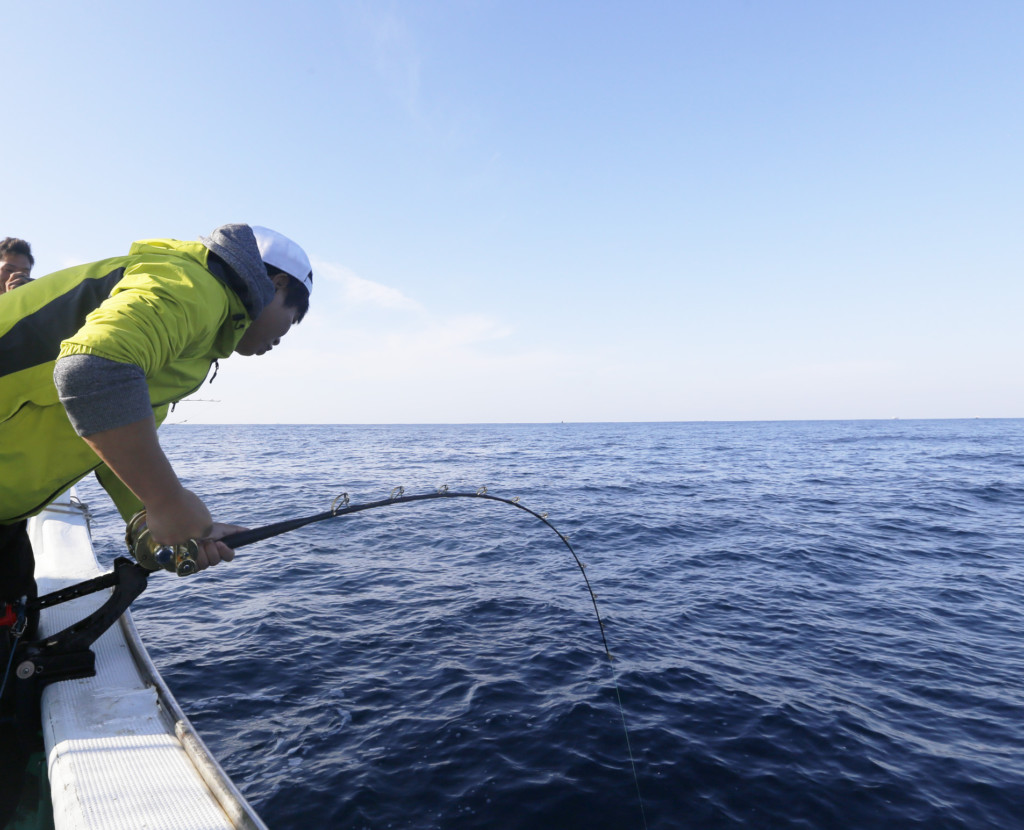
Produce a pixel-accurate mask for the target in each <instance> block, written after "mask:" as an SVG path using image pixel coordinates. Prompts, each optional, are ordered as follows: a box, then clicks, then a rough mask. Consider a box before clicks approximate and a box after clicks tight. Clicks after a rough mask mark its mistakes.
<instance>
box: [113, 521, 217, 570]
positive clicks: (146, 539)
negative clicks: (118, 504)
mask: <svg viewBox="0 0 1024 830" xmlns="http://www.w3.org/2000/svg"><path fill="white" fill-rule="evenodd" d="M124 540H125V543H126V544H127V545H128V551H129V552H130V553H131V555H132V557H134V559H135V561H136V562H138V563H139V564H140V565H142V567H143V568H145V569H146V570H147V571H171V572H172V573H176V574H177V575H178V576H189V575H191V574H194V573H195V572H196V571H198V570H199V563H198V562H197V561H196V557H197V556H198V555H199V543H198V542H197V541H196V540H195V539H189V540H188V541H187V542H185V543H183V544H179V545H158V544H157V543H156V542H154V541H153V536H152V534H151V533H150V532H149V527H148V526H147V525H146V511H145V510H140V511H139V512H138V513H136V514H135V515H134V516H132V518H131V521H129V522H128V526H127V528H126V529H125V534H124Z"/></svg>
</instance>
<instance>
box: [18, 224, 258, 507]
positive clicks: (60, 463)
mask: <svg viewBox="0 0 1024 830" xmlns="http://www.w3.org/2000/svg"><path fill="white" fill-rule="evenodd" d="M209 257H210V251H209V250H208V249H207V248H206V247H205V246H204V245H203V244H202V243H200V242H180V241H177V240H171V239H156V240H144V241H141V242H136V243H135V244H134V245H132V247H131V250H130V251H129V253H128V255H127V256H122V257H114V258H112V259H106V260H102V261H101V262H94V263H91V264H88V265H81V266H76V267H73V268H67V269H65V270H63V271H58V272H56V273H54V274H50V275H48V276H45V277H42V278H40V279H37V280H34V281H33V282H31V283H29V284H28V285H25V286H22V287H20V288H17V289H15V290H13V291H9V292H7V293H6V294H3V295H0V523H10V522H13V521H17V520H19V519H22V518H25V517H27V516H31V515H34V514H35V513H38V512H39V511H40V510H42V509H43V508H44V507H45V506H46V505H47V504H48V503H49V502H50V501H51V500H52V499H53V498H55V497H56V496H57V495H58V494H59V493H61V492H62V491H63V490H65V489H66V488H67V487H69V486H70V485H71V484H73V483H75V482H76V481H78V480H79V479H80V478H82V477H83V476H85V475H86V474H87V473H88V472H89V471H90V470H94V469H97V468H99V467H100V466H101V462H100V460H99V458H98V457H97V456H96V455H95V454H94V453H93V451H92V450H91V449H90V447H89V446H88V444H86V443H85V441H83V440H82V439H81V438H80V437H79V436H78V435H77V434H76V432H75V430H74V429H73V428H72V426H71V423H70V421H69V420H68V416H67V413H66V412H65V410H64V407H63V406H62V405H61V403H60V400H59V399H58V396H57V389H56V387H55V385H54V380H53V370H54V364H55V362H56V360H57V359H58V358H60V357H65V356H68V355H77V354H92V355H97V356H99V357H103V358H106V359H108V360H113V361H117V362H119V363H131V364H134V365H136V366H139V367H141V368H142V370H143V372H144V373H145V376H146V382H147V385H148V387H149V397H150V403H151V405H152V407H153V413H154V416H155V418H156V421H157V424H160V423H161V422H162V421H163V419H164V418H165V417H166V415H167V411H168V407H169V405H170V404H172V403H174V402H175V401H179V400H181V399H182V398H183V397H185V396H187V395H189V394H190V393H192V392H193V391H195V390H196V389H197V388H198V387H200V386H201V385H202V384H203V382H204V381H205V379H206V376H207V374H208V373H209V370H210V366H211V364H212V363H213V361H215V360H217V359H220V358H226V357H228V356H229V355H230V354H231V353H232V351H233V350H234V348H235V346H236V345H237V343H238V341H239V339H240V338H241V336H242V334H243V333H244V332H245V329H246V328H248V326H249V324H250V323H251V317H250V314H249V312H248V311H247V309H246V307H245V305H244V304H243V302H242V301H241V300H240V299H239V297H238V295H237V293H236V292H235V291H234V290H232V289H231V288H229V287H228V285H227V284H225V282H224V281H223V275H222V270H223V269H222V268H221V269H219V270H218V266H219V265H222V264H223V263H210V262H208V259H209ZM211 269H212V272H211ZM215 274H218V275H220V278H218V276H215ZM104 471H106V468H105V467H104V468H103V470H99V471H98V473H102V472H104ZM100 480H101V481H102V482H103V483H104V485H105V486H107V485H108V484H109V485H111V486H108V490H110V491H111V495H112V496H113V497H114V500H115V502H117V504H118V508H119V510H120V511H121V513H122V515H126V516H127V515H130V514H131V513H132V512H133V511H134V510H136V509H138V508H139V507H141V505H140V504H139V502H138V500H137V499H135V497H134V496H133V495H132V494H131V493H130V492H129V491H128V490H127V488H125V487H124V486H123V485H120V482H118V481H117V480H116V478H115V477H114V476H113V475H110V474H109V471H106V475H100Z"/></svg>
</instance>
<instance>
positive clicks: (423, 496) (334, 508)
mask: <svg viewBox="0 0 1024 830" xmlns="http://www.w3.org/2000/svg"><path fill="white" fill-rule="evenodd" d="M433 499H487V500H489V501H497V502H501V503H502V504H509V505H511V506H512V507H517V508H519V509H520V510H523V511H525V512H527V513H529V514H530V515H531V516H533V517H534V518H535V519H538V520H539V521H541V522H543V523H544V524H546V525H547V526H548V527H549V528H551V530H553V531H554V532H555V534H556V535H557V536H558V538H559V539H561V540H562V544H564V545H565V546H566V548H568V550H569V553H571V554H572V558H573V559H574V560H575V562H576V565H577V567H578V568H579V569H580V573H581V574H582V575H583V581H584V583H585V584H586V586H587V592H588V593H589V594H590V601H591V603H592V604H593V606H594V615H595V616H596V617H597V624H598V626H599V628H600V629H601V642H602V644H603V645H604V653H605V655H607V657H608V665H609V668H610V670H611V677H612V686H613V687H614V688H615V698H616V700H617V702H618V704H619V715H620V717H621V718H622V732H623V734H624V735H625V737H626V752H627V753H628V755H629V764H630V768H631V770H632V772H633V783H634V784H635V785H636V796H637V801H638V803H639V805H640V817H641V820H642V822H643V826H644V828H645V830H646V828H647V815H646V813H645V811H644V802H643V797H642V796H641V795H640V776H639V775H638V774H637V769H636V760H635V759H634V757H633V747H632V745H631V743H630V740H629V729H628V728H627V727H626V708H625V706H623V704H622V692H621V691H620V690H619V683H618V678H617V674H616V671H615V663H614V660H615V658H614V657H612V653H611V649H610V648H609V647H608V638H607V636H606V635H605V629H604V620H602V619H601V612H600V611H599V610H598V607H597V594H595V593H594V589H593V588H592V587H591V585H590V578H589V577H588V576H587V568H586V565H585V564H584V562H583V561H582V560H581V559H580V558H579V556H578V555H577V554H576V551H575V549H574V548H573V546H572V543H571V542H570V541H569V537H568V536H566V535H565V534H564V533H562V532H561V531H559V530H558V528H556V527H555V526H554V525H553V524H552V523H551V522H549V521H548V514H547V513H537V512H536V511H534V510H531V509H530V508H529V507H527V506H526V505H524V504H520V502H519V497H518V496H516V497H515V498H511V499H506V498H502V497H501V496H492V495H490V494H489V493H488V492H487V488H486V487H481V488H480V489H479V490H477V491H476V492H474V493H469V492H456V491H452V490H449V489H448V485H442V486H441V487H439V488H438V489H437V491H436V492H433V493H420V494H416V495H409V496H407V495H405V488H403V487H396V488H394V489H393V490H392V491H391V495H390V496H388V498H386V499H380V500H379V501H372V502H366V503H364V504H351V503H350V501H349V497H348V493H342V494H341V495H340V496H338V497H337V498H336V499H335V500H334V501H333V502H332V503H331V508H330V510H326V511H324V512H323V513H317V514H315V515H313V516H305V517H303V518H298V519H289V520H286V521H282V522H277V523H275V524H270V525H266V526H264V527H258V528H254V529H252V530H243V531H239V532H238V533H232V534H230V535H228V536H225V537H223V538H222V539H221V540H220V541H222V542H224V544H226V545H227V546H228V547H229V548H239V547H242V546H243V545H249V544H252V543H253V542H260V541H263V540H264V539H269V538H271V537H272V536H278V535H280V534H282V533H288V532H289V531H292V530H297V529H298V528H300V527H305V526H306V525H309V524H313V523H314V522H322V521H325V520H327V519H334V518H338V517H340V516H348V515H351V514H353V513H361V512H363V511H364V510H373V509H375V508H377V507H388V506H390V505H394V504H409V503H412V502H419V501H430V500H433Z"/></svg>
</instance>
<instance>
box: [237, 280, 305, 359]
mask: <svg viewBox="0 0 1024 830" xmlns="http://www.w3.org/2000/svg"><path fill="white" fill-rule="evenodd" d="M285 279H287V277H286V278H285ZM284 297H285V292H284V289H283V288H281V287H280V286H279V287H278V289H277V291H276V292H275V293H274V299H273V300H272V301H271V303H270V305H268V306H267V307H266V308H265V309H263V311H262V312H261V313H260V316H259V317H257V318H256V320H255V321H253V324H252V325H251V326H249V328H247V329H246V330H245V334H243V335H242V339H241V340H239V341H238V345H237V346H235V353H236V354H241V355H254V354H256V355H259V354H265V353H266V352H269V351H270V350H271V349H272V348H274V346H276V345H277V344H278V343H280V342H281V338H282V337H284V336H285V335H286V334H287V333H288V329H290V328H291V327H292V326H293V325H295V321H296V320H297V319H298V316H299V312H298V311H297V310H296V309H294V308H289V307H288V306H286V305H285V304H284Z"/></svg>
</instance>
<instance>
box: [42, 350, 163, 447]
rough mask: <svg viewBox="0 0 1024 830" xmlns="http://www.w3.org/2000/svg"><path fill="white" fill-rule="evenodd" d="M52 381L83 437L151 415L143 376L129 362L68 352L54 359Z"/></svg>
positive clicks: (69, 415) (76, 429)
mask: <svg viewBox="0 0 1024 830" xmlns="http://www.w3.org/2000/svg"><path fill="white" fill-rule="evenodd" d="M53 382H54V384H55V385H56V386H57V394H58V395H59V396H60V402H61V403H62V404H64V409H65V410H66V411H67V413H68V418H69V419H70V420H71V426H73V427H74V429H75V432H77V433H78V434H79V435H81V436H82V437H83V438H84V437H86V436H89V435H92V434H94V433H97V432H104V431H106V430H108V429H116V428H117V427H123V426H127V425H128V424H134V423H135V422H136V421H141V420H142V419H144V418H147V417H148V418H151V417H153V409H152V406H151V405H150V402H149V387H148V386H147V385H146V376H145V374H144V373H143V371H142V369H141V368H140V367H139V366H136V365H135V364H133V363H118V362H117V361H114V360H107V359H106V358H105V357H98V356H97V355H92V354H77V355H69V356H67V357H62V358H60V359H59V360H58V361H57V364H56V366H55V367H54V370H53Z"/></svg>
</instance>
